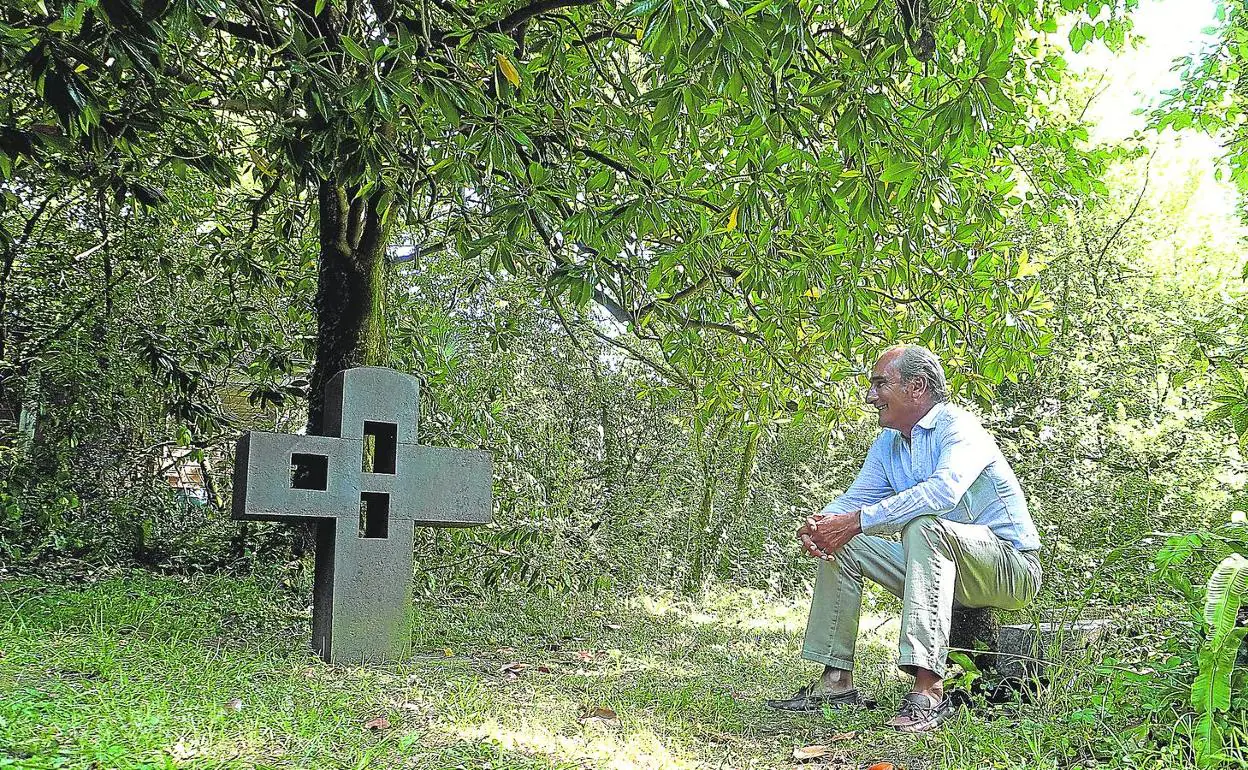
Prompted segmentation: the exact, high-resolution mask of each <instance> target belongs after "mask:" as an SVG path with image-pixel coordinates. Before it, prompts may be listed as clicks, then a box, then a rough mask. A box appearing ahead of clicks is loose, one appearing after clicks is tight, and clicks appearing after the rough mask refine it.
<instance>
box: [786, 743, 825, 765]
mask: <svg viewBox="0 0 1248 770" xmlns="http://www.w3.org/2000/svg"><path fill="white" fill-rule="evenodd" d="M828 753H829V752H828V747H827V746H825V745H823V744H822V743H815V744H811V745H810V746H799V747H798V748H795V749H793V759H795V760H796V761H798V762H808V761H810V760H812V759H818V758H819V757H826V756H827V755H828Z"/></svg>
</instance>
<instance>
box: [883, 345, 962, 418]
mask: <svg viewBox="0 0 1248 770" xmlns="http://www.w3.org/2000/svg"><path fill="white" fill-rule="evenodd" d="M889 350H890V351H892V350H900V351H901V355H899V356H897V374H898V375H899V376H900V377H901V381H902V382H914V381H915V380H922V381H923V382H925V383H927V394H928V396H930V397H931V399H932V403H933V404H939V403H941V402H942V401H948V400H949V385H948V383H947V382H946V381H945V367H944V366H943V365H942V364H941V363H940V358H939V357H938V356H937V355H936V354H935V353H933V352H932V351H930V350H928V349H927V348H924V347H920V346H918V345H897V346H896V347H893V348H889Z"/></svg>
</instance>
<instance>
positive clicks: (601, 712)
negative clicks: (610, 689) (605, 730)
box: [577, 706, 620, 724]
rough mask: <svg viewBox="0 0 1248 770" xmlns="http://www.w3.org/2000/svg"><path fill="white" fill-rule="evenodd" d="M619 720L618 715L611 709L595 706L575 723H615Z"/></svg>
mask: <svg viewBox="0 0 1248 770" xmlns="http://www.w3.org/2000/svg"><path fill="white" fill-rule="evenodd" d="M619 718H620V717H619V715H618V714H616V713H615V712H614V711H612V710H611V709H609V708H606V707H603V706H595V707H594V708H592V709H589V710H588V711H586V712H585V713H584V714H583V715H581V718H580V719H578V720H577V721H578V722H580V723H581V724H588V723H590V722H617V721H619Z"/></svg>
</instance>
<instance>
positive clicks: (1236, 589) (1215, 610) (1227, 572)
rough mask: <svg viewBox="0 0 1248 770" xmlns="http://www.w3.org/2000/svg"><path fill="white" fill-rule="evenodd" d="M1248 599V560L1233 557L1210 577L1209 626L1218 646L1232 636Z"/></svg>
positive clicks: (1207, 602) (1224, 560)
mask: <svg viewBox="0 0 1248 770" xmlns="http://www.w3.org/2000/svg"><path fill="white" fill-rule="evenodd" d="M1245 598H1248V559H1245V558H1244V557H1243V556H1241V555H1240V554H1237V553H1233V554H1231V555H1230V556H1227V557H1226V558H1225V559H1223V560H1222V562H1221V563H1220V564H1218V566H1217V567H1216V568H1215V569H1214V570H1213V574H1212V575H1210V576H1209V586H1208V589H1207V591H1206V593H1205V622H1206V623H1208V624H1209V625H1210V627H1211V631H1212V639H1211V640H1210V641H1211V642H1212V643H1213V645H1214V646H1216V644H1217V640H1218V638H1219V637H1222V636H1225V635H1226V634H1229V633H1230V632H1231V630H1232V629H1234V628H1235V623H1236V621H1237V620H1238V618H1239V607H1240V605H1241V604H1243V603H1244V599H1245Z"/></svg>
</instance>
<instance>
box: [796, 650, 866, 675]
mask: <svg viewBox="0 0 1248 770" xmlns="http://www.w3.org/2000/svg"><path fill="white" fill-rule="evenodd" d="M802 658H803V659H804V660H809V661H814V662H815V663H822V664H823V665H825V666H831V667H832V668H840V669H844V670H845V671H853V670H854V661H853V660H851V659H850V658H838V657H836V656H833V655H821V654H819V653H817V652H812V651H811V650H807V649H805V648H803V649H802Z"/></svg>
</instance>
